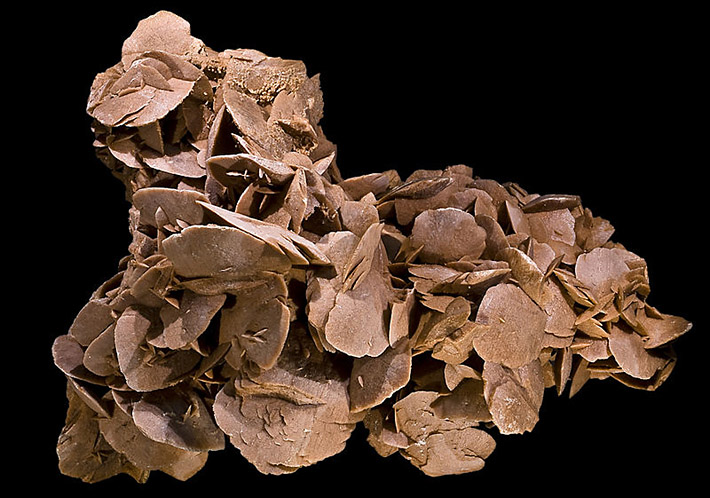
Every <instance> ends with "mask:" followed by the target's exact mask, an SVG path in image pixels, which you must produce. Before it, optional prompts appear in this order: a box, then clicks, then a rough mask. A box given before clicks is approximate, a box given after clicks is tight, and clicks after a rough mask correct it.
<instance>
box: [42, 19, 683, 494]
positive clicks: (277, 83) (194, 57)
mask: <svg viewBox="0 0 710 498" xmlns="http://www.w3.org/2000/svg"><path fill="white" fill-rule="evenodd" d="M87 111H88V113H89V114H90V116H91V117H92V118H93V131H94V133H95V137H96V141H95V146H96V148H97V155H98V157H99V158H100V159H101V160H102V161H103V163H104V164H105V165H106V166H107V167H108V168H110V170H111V171H112V173H113V174H114V175H115V176H116V177H117V178H118V179H120V180H121V181H122V182H123V184H124V185H125V187H126V195H127V199H128V200H129V201H130V202H131V208H130V216H129V220H130V223H129V228H130V231H131V234H132V242H131V244H130V246H129V248H128V249H129V254H128V255H127V256H126V257H125V258H124V259H123V260H122V261H121V262H120V265H119V267H118V270H117V273H116V275H115V276H113V277H111V278H110V279H108V280H107V281H106V282H105V283H104V284H103V285H101V286H100V287H99V288H98V289H97V290H96V291H95V292H94V293H93V295H92V296H91V298H90V300H89V302H88V303H87V304H86V306H84V307H83V308H82V309H81V310H79V312H78V314H77V316H76V319H75V321H74V323H73V324H72V326H71V327H70V328H69V330H68V332H67V333H66V334H65V335H61V336H59V337H57V338H56V340H55V342H54V345H53V349H52V353H53V358H54V362H55V364H56V366H57V367H58V369H59V370H61V372H62V373H63V374H64V375H66V378H67V398H68V401H69V404H68V413H67V418H66V425H65V427H64V429H63V430H62V432H61V435H60V437H59V442H58V446H57V454H58V456H59V468H60V470H61V472H62V473H64V474H66V475H69V476H72V477H76V478H78V479H81V480H83V481H86V482H97V481H101V480H104V479H107V478H109V477H111V476H114V475H116V474H120V473H125V474H128V475H129V476H131V477H132V478H134V479H135V480H136V481H139V482H145V481H146V479H148V476H149V474H150V472H151V471H160V472H164V473H166V474H168V475H170V476H172V477H174V478H176V479H180V480H185V479H188V478H190V477H191V476H193V475H194V474H195V473H196V472H198V471H199V470H200V469H201V468H202V467H203V466H204V465H205V464H206V462H207V461H208V459H209V458H208V456H209V453H210V452H213V451H220V450H222V449H224V448H225V445H233V446H235V447H236V448H238V450H239V452H240V453H241V455H243V457H244V458H246V459H247V460H248V461H249V462H251V463H252V464H253V465H254V466H255V467H256V468H257V469H258V470H259V471H261V472H263V473H267V474H284V473H292V472H295V471H297V470H298V469H300V468H302V467H304V466H309V465H314V464H316V463H317V462H319V461H322V460H323V459H326V458H328V457H330V456H332V455H335V454H337V453H339V452H340V451H342V450H343V448H344V447H345V445H346V443H347V440H348V438H349V437H350V436H351V434H352V433H353V430H354V429H355V427H356V426H357V424H359V423H363V424H364V426H365V427H366V428H367V429H368V431H369V436H368V441H369V442H370V444H371V445H372V447H373V448H374V449H375V450H376V452H377V453H378V454H379V455H382V456H384V457H388V456H390V455H393V454H394V453H399V454H400V455H401V457H403V458H405V459H406V460H408V461H409V462H411V463H412V464H413V465H415V466H416V467H417V468H419V469H420V470H421V471H422V472H423V473H425V474H427V475H430V476H441V475H448V474H461V473H467V472H471V471H475V470H479V469H481V468H482V467H483V466H484V465H485V462H486V458H487V457H488V456H489V455H490V454H491V452H493V451H494V449H495V446H496V439H497V438H500V437H506V436H505V435H508V434H521V433H524V432H527V431H532V430H533V429H534V427H535V425H536V423H537V422H538V417H539V413H540V406H541V404H542V401H543V393H544V392H545V389H546V388H552V389H554V390H555V391H556V392H557V394H559V395H562V394H563V393H567V394H568V395H569V396H572V395H573V394H575V393H577V392H578V391H579V389H580V388H581V387H582V386H583V385H584V384H585V383H586V382H588V381H590V380H599V379H605V378H608V379H613V380H617V381H619V382H622V383H623V384H625V385H627V386H629V387H632V388H637V389H645V390H653V389H656V388H657V387H658V386H659V385H660V384H661V383H662V382H663V381H664V380H665V379H666V378H667V377H668V375H669V374H670V372H671V370H672V369H673V367H674V365H675V361H676V357H675V355H674V352H673V348H672V343H673V341H675V340H676V339H678V338H679V337H680V336H681V335H683V334H684V333H686V332H687V331H688V330H689V329H690V328H691V323H690V322H688V321H687V320H685V319H684V318H681V317H678V316H672V315H668V314H665V313H662V312H661V311H658V310H657V309H656V308H654V307H651V306H650V305H649V304H647V297H648V296H649V293H650V290H651V289H650V284H649V278H648V272H647V267H646V262H645V261H644V259H643V258H641V257H640V256H638V255H636V254H634V253H632V252H630V251H628V250H626V249H625V248H624V247H623V246H622V245H621V244H619V243H616V242H612V241H611V236H612V234H613V232H614V229H613V227H612V225H611V224H610V223H609V222H608V221H607V220H604V219H601V218H598V217H595V216H593V215H592V213H591V211H590V210H589V209H588V208H586V207H583V205H582V200H581V199H580V198H579V197H578V196H574V195H562V194H543V195H539V194H535V193H528V192H526V191H525V190H524V189H523V187H521V186H519V185H517V184H513V183H506V184H500V183H498V182H496V181H494V180H489V179H482V178H478V177H476V176H475V175H474V172H473V170H472V169H471V168H469V167H467V166H465V165H452V166H450V167H448V168H445V169H444V170H442V171H434V170H417V171H415V172H414V173H412V174H411V175H409V177H407V178H401V177H400V176H399V174H398V173H397V172H396V171H393V170H389V171H385V172H382V173H371V174H367V175H363V176H359V177H353V178H343V177H342V175H341V173H340V171H339V169H338V166H337V162H336V160H337V157H336V146H335V145H334V144H333V143H331V142H330V141H328V139H327V138H326V137H325V134H324V132H323V129H322V128H321V126H320V124H319V122H320V120H321V118H322V117H323V97H322V94H321V90H320V84H319V76H318V75H309V74H308V73H307V70H306V67H305V66H304V64H303V63H302V62H300V61H295V60H284V59H280V58H277V57H271V56H267V55H266V54H263V53H261V52H258V51H255V50H248V49H238V50H225V51H223V52H216V51H214V50H212V49H210V48H209V47H208V46H206V45H205V44H204V43H203V42H202V41H201V40H200V39H198V38H195V37H193V36H192V34H191V33H190V26H189V24H188V23H187V22H186V21H185V20H183V19H181V18H180V17H178V16H176V15H174V14H172V13H170V12H166V11H161V12H158V13H156V14H155V15H152V16H150V17H149V18H147V19H144V20H142V21H141V22H140V23H139V24H138V26H137V27H136V29H135V31H133V33H132V34H131V35H130V37H129V38H128V39H127V40H126V41H125V42H124V44H123V49H122V55H121V59H120V61H119V62H118V63H117V64H116V65H115V66H113V67H111V68H109V69H107V70H106V71H105V72H103V73H100V74H98V75H97V76H96V79H95V81H94V83H93V85H92V86H91V89H90V95H89V99H88V105H87Z"/></svg>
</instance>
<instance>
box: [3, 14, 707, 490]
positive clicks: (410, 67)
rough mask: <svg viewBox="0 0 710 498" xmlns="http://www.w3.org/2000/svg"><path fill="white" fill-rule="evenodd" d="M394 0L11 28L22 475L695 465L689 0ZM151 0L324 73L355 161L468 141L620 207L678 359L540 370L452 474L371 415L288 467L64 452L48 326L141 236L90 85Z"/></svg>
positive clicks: (696, 233) (343, 157)
mask: <svg viewBox="0 0 710 498" xmlns="http://www.w3.org/2000/svg"><path fill="white" fill-rule="evenodd" d="M383 5H384V4H382V5H380V6H379V7H378V6H369V7H365V6H364V5H363V4H343V5H338V4H336V3H332V4H331V5H330V7H327V8H326V9H325V10H323V9H318V8H317V6H316V5H315V4H305V3H304V4H299V5H297V6H295V7H292V8H289V9H281V8H278V7H271V6H269V5H265V4H264V5H256V6H254V7H249V6H244V5H239V4H238V3H235V4H234V5H232V6H226V5H215V6H213V5H212V4H209V3H207V2H196V3H194V5H192V6H190V7H177V6H174V5H173V6H170V5H169V3H164V4H162V5H158V6H153V5H149V4H148V3H145V2H143V3H140V4H112V5H105V6H101V5H91V4H87V7H85V8H84V9H83V10H82V11H81V12H78V11H73V10H71V9H69V8H68V7H65V6H62V7H52V8H48V9H44V10H42V11H41V12H38V13H37V17H35V18H34V20H33V21H31V22H27V24H26V26H25V29H24V30H23V31H22V34H21V35H18V37H17V38H15V39H14V43H13V44H11V45H10V47H9V49H7V50H6V56H7V57H6V64H7V65H9V73H12V74H14V76H15V78H17V79H16V80H15V84H16V91H14V92H8V93H6V99H7V100H9V101H11V104H12V105H13V106H14V105H15V104H19V105H20V109H21V110H20V111H18V114H15V115H16V116H17V115H21V117H22V118H23V119H26V120H27V121H28V122H27V123H25V124H24V126H20V127H18V128H19V129H18V130H16V131H14V132H13V134H12V135H11V136H9V142H6V144H5V145H6V146H7V147H11V148H15V147H19V151H18V150H17V149H15V152H19V153H20V154H19V157H18V159H17V160H16V161H15V162H13V163H12V166H11V165H6V167H7V168H10V169H12V173H13V174H18V180H17V181H15V182H13V184H12V185H13V188H14V189H16V190H17V191H18V192H20V193H21V194H22V195H21V197H20V198H21V201H22V202H21V203H17V202H14V203H13V204H12V205H13V206H14V209H11V210H9V211H8V212H7V213H6V214H7V215H8V216H10V217H11V219H12V220H13V225H12V226H15V227H19V228H21V229H24V230H27V231H28V233H27V234H26V235H23V236H22V238H21V237H20V236H17V237H13V238H12V240H13V241H14V242H13V244H12V245H11V246H10V247H11V249H12V251H13V255H12V256H11V257H10V258H9V259H7V260H6V264H8V265H9V266H17V267H18V268H22V269H23V273H22V274H23V275H24V277H23V279H21V281H20V282H21V284H23V286H24V285H27V288H19V289H17V287H14V288H15V292H16V293H18V292H19V294H20V295H21V298H20V299H18V302H20V303H21V304H22V305H24V306H28V310H25V311H23V313H24V316H25V317H26V319H25V320H23V325H22V326H20V327H13V330H14V332H15V334H14V335H15V336H16V337H15V338H19V339H20V340H19V343H20V345H18V346H16V347H15V349H14V350H16V351H27V350H28V349H27V348H28V345H29V351H31V354H30V355H29V358H30V359H29V360H28V359H27V358H28V356H27V355H26V354H25V353H19V352H18V353H17V356H18V357H20V359H21V364H22V365H21V366H20V367H18V368H17V369H16V370H13V372H12V375H14V377H12V380H10V381H9V383H10V384H11V385H12V386H15V387H14V388H13V389H15V390H14V391H11V392H15V393H19V397H20V399H22V400H23V402H22V403H20V404H19V408H15V405H13V410H19V411H20V413H19V414H15V415H13V417H16V418H14V420H16V421H17V420H18V419H19V420H21V421H22V422H31V425H30V427H29V428H27V429H22V430H23V437H24V439H25V443H24V444H22V445H18V446H13V447H12V448H14V449H13V450H12V452H11V453H9V454H11V455H12V454H14V455H16V456H15V463H16V464H17V466H18V467H19V470H20V471H23V473H26V474H27V475H28V477H27V478H26V479H25V480H24V481H23V482H24V483H25V485H26V486H28V487H33V486H35V485H38V484H42V485H44V484H47V483H49V484H51V485H52V486H53V487H54V489H55V490H56V491H57V492H59V491H71V492H73V493H76V494H75V495H74V496H89V495H91V496H101V495H105V494H106V493H109V492H112V491H120V492H121V493H138V494H139V495H140V494H147V493H148V492H161V493H162V492H175V491H178V492H179V491H182V492H184V493H185V494H186V495H188V493H190V494H191V493H195V492H200V491H204V492H205V493H216V492H220V493H221V492H227V493H230V494H231V493H234V494H236V493H245V492H246V491H243V489H249V488H251V487H252V486H257V488H256V489H259V490H260V491H259V492H261V493H264V492H266V493H269V494H270V495H272V494H273V495H274V496H276V495H277V493H291V492H296V493H299V492H308V493H310V494H311V495H314V496H321V495H326V494H328V495H331V494H333V493H336V494H340V493H344V492H349V491H351V490H352V491H356V492H363V493H368V494H373V493H374V494H376V495H380V494H383V495H384V494H385V493H386V494H387V495H399V494H400V493H403V494H404V493H412V492H419V493H422V494H424V493H430V492H436V493H453V492H457V493H459V492H460V493H465V494H469V493H470V494H474V493H475V494H479V493H480V494H483V493H486V494H488V493H493V492H495V493H501V492H503V493H505V494H506V495H507V494H510V493H512V492H518V491H521V492H523V491H526V490H527V491H528V492H535V493H537V492H546V493H547V492H549V493H555V494H557V493H561V494H568V493H574V494H579V493H582V492H589V493H590V494H595V495H596V494H599V495H605V494H607V493H613V494H617V493H620V492H627V491H628V492H638V493H641V492H646V491H659V490H661V489H673V488H677V489H678V490H682V489H690V488H688V487H689V486H692V485H693V484H696V483H699V482H701V480H702V477H703V476H702V474H700V472H701V469H702V467H704V463H705V462H706V461H707V456H706V452H707V448H706V444H705V433H706V423H707V422H706V419H707V416H706V413H707V407H706V406H705V401H706V398H707V396H706V394H707V378H706V375H705V367H704V364H703V363H704V360H705V358H706V356H705V355H706V354H707V352H706V350H705V346H706V341H705V339H704V337H703V335H704V333H705V330H704V328H705V324H704V322H705V319H704V312H705V308H706V307H707V305H705V304H704V303H703V302H702V301H701V299H702V297H701V296H703V297H704V294H705V290H704V284H703V283H704V281H705V280H706V279H707V276H708V275H707V269H706V264H705V262H704V261H705V259H706V251H707V243H706V241H705V240H704V238H703V237H704V235H705V232H706V231H707V220H706V218H707V215H708V212H707V208H706V207H705V206H706V194H705V187H704V184H705V180H704V178H703V175H704V170H705V168H706V167H707V153H706V151H704V152H705V153H704V154H702V155H699V154H698V151H699V146H700V143H701V137H702V135H701V128H700V123H698V119H699V118H700V117H701V116H702V117H705V116H706V115H707V114H706V113H705V112H702V114H701V101H700V92H699V88H700V81H699V78H700V74H701V72H700V69H701V66H702V62H703V61H702V59H701V58H700V49H699V40H700V32H699V31H698V28H697V26H696V24H695V21H696V20H697V18H696V15H695V13H693V12H680V11H673V12H667V11H661V10H657V11H649V10H642V9H640V10H633V11H628V12H621V11H619V10H617V9H609V10H608V11H592V10H588V11H566V10H557V9H550V10H549V11H547V10H546V11H540V10H527V9H526V10H519V9H516V8H513V7H507V8H504V9H501V11H499V12H496V13H489V12H477V11H476V10H470V11H469V10H461V7H448V8H447V6H446V5H445V4H443V3H442V4H440V5H437V6H436V8H434V7H432V6H426V7H424V6H420V7H415V6H408V7H406V9H404V8H403V9H402V10H400V11H388V12H385V11H384V8H383ZM160 8H169V9H170V10H172V11H173V12H175V13H177V14H179V15H181V16H182V17H184V18H185V19H186V20H188V21H189V22H190V23H191V25H192V34H193V35H194V36H196V37H198V38H200V39H202V40H203V41H204V42H205V43H206V44H207V45H208V46H210V47H212V48H213V49H215V50H225V49H229V48H253V49H257V50H261V51H262V52H265V53H266V54H267V55H270V56H275V57H283V58H289V59H300V60H303V61H304V62H305V64H306V66H307V68H308V72H309V74H316V73H320V75H321V86H322V89H323V92H324V99H325V118H324V119H323V121H322V122H321V124H322V125H323V127H324V131H325V133H326V136H327V137H328V138H329V139H330V140H331V141H333V142H335V143H336V144H337V145H338V156H337V161H338V165H339V167H340V168H341V171H342V172H343V175H344V176H346V177H347V176H354V175H357V174H362V173H367V172H375V171H383V170H385V169H390V168H396V169H398V170H399V171H400V173H401V175H402V176H403V177H404V176H406V174H408V173H409V172H411V171H413V170H414V169H417V168H436V169H440V168H444V167H446V166H448V165H452V164H459V163H463V164H467V165H469V166H471V167H473V169H474V174H476V175H478V176H480V177H483V178H492V179H495V180H498V181H500V182H505V181H515V182H517V183H519V184H520V185H521V186H522V187H524V188H525V189H527V190H528V191H529V192H537V193H540V194H545V193H567V194H578V195H580V196H581V197H582V201H583V204H584V205H585V206H586V207H588V208H590V209H591V210H592V212H593V213H594V214H595V215H597V216H602V217H604V218H606V219H608V220H610V221H611V223H612V224H613V225H614V226H615V228H616V232H615V234H614V236H613V240H614V241H617V242H620V243H622V244H624V245H625V246H626V247H627V248H628V249H629V250H631V251H633V252H635V253H636V254H638V255H640V256H641V257H643V258H645V259H646V261H647V263H648V267H649V275H650V281H651V289H652V292H651V295H650V297H649V302H650V304H652V305H654V306H656V307H658V308H659V309H660V310H661V311H663V312H666V313H670V314H677V315H681V316H684V317H686V318H688V319H690V320H691V321H693V322H694V324H695V327H694V329H693V330H691V331H690V332H689V333H688V334H687V335H686V336H684V337H683V338H681V339H680V340H679V341H678V342H677V343H676V352H677V354H678V357H679V360H678V363H677V366H676V368H675V371H674V372H673V373H672V375H671V376H670V378H669V380H668V381H667V382H666V383H665V384H664V385H663V386H661V388H660V389H659V390H658V391H656V392H642V391H636V390H633V389H630V388H627V387H625V386H622V385H621V384H618V383H616V382H614V381H611V380H608V381H603V382H599V381H594V382H590V383H588V384H587V385H586V386H585V387H584V388H583V389H582V391H581V392H580V393H579V394H578V395H577V396H575V397H573V398H572V399H567V397H566V396H563V397H561V398H558V397H557V396H556V395H555V394H554V393H553V391H552V390H548V393H547V394H546V397H545V401H544V403H543V406H542V410H541V414H540V422H539V423H538V424H537V426H536V428H535V430H534V431H533V432H531V433H528V434H525V435H520V436H506V437H497V443H498V445H497V448H496V450H495V451H494V453H493V455H492V456H491V457H490V458H489V459H488V461H487V464H486V467H485V468H484V469H483V470H482V471H480V472H476V473H471V474H468V475H463V476H451V477H442V478H437V479H432V478H427V477H425V476H424V475H423V474H422V473H421V472H420V471H418V470H417V469H416V468H415V467H413V466H411V465H410V464H409V463H408V462H406V461H405V460H404V459H403V458H401V457H400V456H399V455H394V456H392V457H389V458H387V459H383V458H381V457H379V456H378V455H377V454H376V453H375V452H374V450H372V449H370V447H369V446H368V445H367V443H366V442H365V437H366V433H365V431H364V430H363V429H362V428H359V429H358V430H356V431H355V433H354V434H353V437H352V438H351V440H350V441H349V442H348V445H347V448H346V450H345V451H344V452H342V453H341V454H339V455H337V456H335V457H332V458H330V459H328V460H326V461H323V462H321V463H319V464H317V465H315V466H312V467H309V468H304V469H301V470H299V471H298V472H296V473H295V474H293V475H289V476H278V477H274V476H263V475H261V474H259V473H258V472H257V471H256V470H255V469H254V468H253V467H252V466H251V465H250V464H249V463H248V462H246V461H245V460H244V459H243V458H242V457H241V455H240V454H239V453H238V451H237V450H235V449H234V448H231V447H229V448H228V449H226V450H225V451H222V452H218V453H213V454H211V455H210V458H209V460H208V462H207V465H206V466H205V468H204V469H203V470H201V471H200V472H199V473H198V474H197V475H196V476H195V477H193V478H192V479H190V480H189V481H187V482H185V483H181V482H178V481H175V480H173V479H172V478H170V477H167V476H166V475H164V474H161V473H159V472H154V473H153V474H152V475H151V477H150V479H149V481H148V483H147V484H144V485H137V484H135V483H134V482H133V481H132V480H131V479H130V478H127V477H126V476H118V477H116V478H113V479H111V480H109V481H106V482H103V483H99V484H95V485H87V484H83V483H81V482H79V481H77V480H75V479H72V478H68V477H65V476H62V475H61V474H60V473H59V472H58V470H57V461H56V454H55V444H56V439H57V436H58V434H59V431H60V430H61V428H62V425H63V422H64V414H65V410H66V401H65V399H64V378H63V376H62V374H61V373H60V372H59V371H58V370H56V369H55V368H54V367H53V365H52V360H51V352H50V351H51V343H52V341H53V339H54V337H56V336H57V335H60V334H64V333H66V330H67V329H68V327H69V325H70V324H71V322H72V320H73V318H74V316H75V315H76V313H77V312H78V311H79V309H80V308H81V306H83V304H84V303H85V302H86V301H87V300H88V298H89V296H90V294H91V292H92V291H93V290H94V289H95V288H96V287H97V286H98V285H100V284H101V283H102V282H103V281H104V280H106V279H107V278H109V277H110V276H112V275H113V274H114V273H115V271H116V267H117V263H118V260H119V259H120V258H121V257H122V256H123V255H124V254H126V253H127V246H128V243H129V234H128V229H127V208H128V204H127V203H126V202H125V200H124V195H123V187H122V185H121V184H120V182H119V181H118V180H116V179H114V178H113V177H112V176H111V175H110V173H109V172H108V170H107V169H106V168H105V167H104V166H103V165H102V164H101V163H100V162H99V161H98V159H96V158H95V156H94V152H93V147H92V140H93V136H92V133H91V130H90V128H89V125H90V118H89V117H88V116H87V115H86V114H85V105H86V98H87V96H88V92H89V88H90V85H91V82H92V80H93V78H94V75H95V74H96V73H97V72H100V71H103V70H105V69H107V68H108V67H110V66H112V65H113V64H115V63H116V62H118V61H119V59H120V50H121V44H122V42H123V40H124V39H126V38H127V37H128V36H129V35H130V34H131V32H132V31H133V29H134V28H135V26H136V24H137V22H138V21H139V20H140V19H142V18H144V17H147V16H148V15H150V14H153V13H155V12H156V11H157V10H159V9H160ZM37 19H40V21H41V22H38V21H37ZM7 22H8V23H9V24H11V23H12V20H10V19H8V20H7ZM23 25H24V24H23ZM17 87H19V89H18V88H17ZM6 119H7V117H6ZM703 121H706V119H704V120H703ZM702 124H706V123H705V122H704V123H702ZM703 138H704V137H703ZM6 140H8V137H7V135H6ZM17 140H19V143H21V144H24V145H20V146H15V145H13V144H15V143H18V142H17ZM23 265H24V266H23ZM10 311H12V310H8V314H9V313H10ZM28 363H29V364H28ZM37 374H38V377H36V378H35V375H37ZM28 393H30V394H28ZM8 398H10V396H8ZM8 404H9V400H8ZM15 424H17V422H15ZM13 427H14V426H13ZM17 430H18V432H19V430H20V429H19V428H18V429H17ZM27 440H29V442H28V441H27ZM28 450H29V451H28ZM18 451H19V453H17V452H18ZM252 492H254V491H252Z"/></svg>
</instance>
